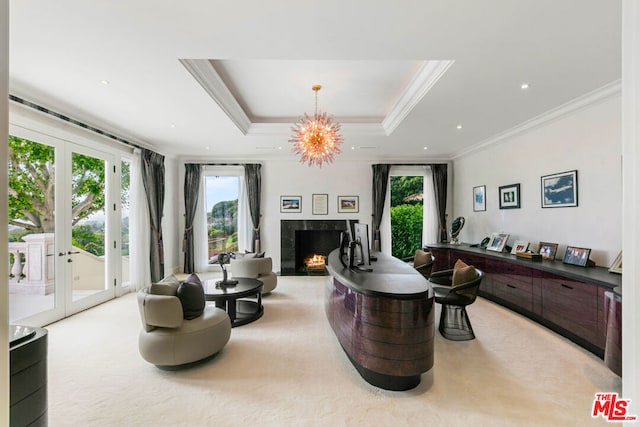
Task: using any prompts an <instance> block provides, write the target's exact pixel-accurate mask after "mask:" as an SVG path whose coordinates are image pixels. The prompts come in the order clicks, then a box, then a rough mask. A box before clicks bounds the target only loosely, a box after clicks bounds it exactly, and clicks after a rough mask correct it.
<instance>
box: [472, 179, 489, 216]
mask: <svg viewBox="0 0 640 427" xmlns="http://www.w3.org/2000/svg"><path fill="white" fill-rule="evenodd" d="M486 191H487V187H486V186H485V185H480V186H478V187H473V211H474V212H482V211H486V210H487V202H486V200H485V193H486Z"/></svg>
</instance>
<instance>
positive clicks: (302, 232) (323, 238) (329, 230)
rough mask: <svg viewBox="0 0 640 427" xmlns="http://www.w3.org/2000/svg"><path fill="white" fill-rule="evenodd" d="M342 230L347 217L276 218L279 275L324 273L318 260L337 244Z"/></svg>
mask: <svg viewBox="0 0 640 427" xmlns="http://www.w3.org/2000/svg"><path fill="white" fill-rule="evenodd" d="M350 221H351V222H352V223H355V222H358V220H350ZM346 229H347V220H340V219H336V220H282V221H280V270H281V271H280V274H281V275H283V276H292V275H323V274H325V272H324V266H323V265H322V263H323V261H319V260H321V259H322V258H321V257H326V256H328V255H329V253H330V252H331V251H332V250H334V249H336V248H338V246H340V233H341V232H343V231H346ZM313 257H315V258H313ZM311 258H313V260H311ZM310 264H311V265H310Z"/></svg>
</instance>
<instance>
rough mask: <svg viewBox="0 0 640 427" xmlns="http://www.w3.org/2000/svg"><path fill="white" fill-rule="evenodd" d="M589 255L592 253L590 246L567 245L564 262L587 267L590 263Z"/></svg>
mask: <svg viewBox="0 0 640 427" xmlns="http://www.w3.org/2000/svg"><path fill="white" fill-rule="evenodd" d="M589 255H591V249H589V248H578V247H575V246H567V251H566V252H565V253H564V258H563V259H562V262H563V263H564V264H571V265H577V266H580V267H586V266H587V265H588V264H589Z"/></svg>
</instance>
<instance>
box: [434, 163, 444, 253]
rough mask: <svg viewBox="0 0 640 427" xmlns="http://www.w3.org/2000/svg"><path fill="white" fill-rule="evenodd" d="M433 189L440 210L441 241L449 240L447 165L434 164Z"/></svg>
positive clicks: (437, 207) (439, 227)
mask: <svg viewBox="0 0 640 427" xmlns="http://www.w3.org/2000/svg"><path fill="white" fill-rule="evenodd" d="M431 170H432V171H433V189H434V192H435V195H436V209H437V210H438V229H439V230H440V241H441V242H446V241H447V216H446V212H447V165H446V164H433V165H431Z"/></svg>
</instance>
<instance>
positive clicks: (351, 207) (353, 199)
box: [338, 196, 360, 213]
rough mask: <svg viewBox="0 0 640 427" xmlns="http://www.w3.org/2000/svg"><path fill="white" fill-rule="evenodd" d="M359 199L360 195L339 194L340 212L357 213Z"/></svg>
mask: <svg viewBox="0 0 640 427" xmlns="http://www.w3.org/2000/svg"><path fill="white" fill-rule="evenodd" d="M359 199H360V198H359V196H338V213H357V212H358V211H359V210H360V206H359Z"/></svg>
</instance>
